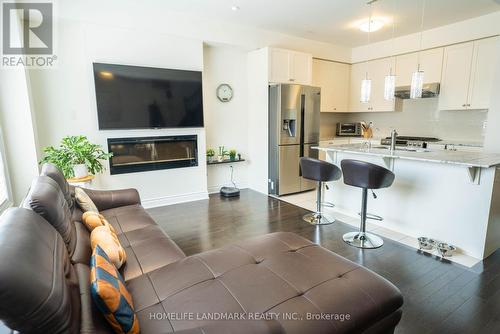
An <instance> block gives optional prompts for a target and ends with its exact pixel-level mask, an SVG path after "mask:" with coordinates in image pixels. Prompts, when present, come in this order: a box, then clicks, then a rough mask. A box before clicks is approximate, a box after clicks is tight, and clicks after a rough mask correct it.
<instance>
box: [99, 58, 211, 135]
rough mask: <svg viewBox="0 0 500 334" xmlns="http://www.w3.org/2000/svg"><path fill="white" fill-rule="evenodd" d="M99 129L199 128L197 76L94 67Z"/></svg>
mask: <svg viewBox="0 0 500 334" xmlns="http://www.w3.org/2000/svg"><path fill="white" fill-rule="evenodd" d="M94 82H95V91H96V99H97V116H98V120H99V129H101V130H113V129H149V128H154V129H157V128H187V127H203V97H202V85H201V72H199V71H185V70H173V69H163V68H151V67H139V66H125V65H113V64H102V63H94Z"/></svg>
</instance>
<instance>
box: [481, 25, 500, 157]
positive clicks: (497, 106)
mask: <svg viewBox="0 0 500 334" xmlns="http://www.w3.org/2000/svg"><path fill="white" fill-rule="evenodd" d="M499 25H500V24H499ZM497 47H498V51H497V53H498V54H500V40H499V41H498V46H497ZM494 78H495V79H494V82H493V85H492V89H491V101H490V110H489V112H488V128H487V131H486V138H485V141H484V149H485V151H488V152H493V153H500V131H498V124H500V94H499V90H500V57H499V58H498V59H497V66H496V74H495V77H494Z"/></svg>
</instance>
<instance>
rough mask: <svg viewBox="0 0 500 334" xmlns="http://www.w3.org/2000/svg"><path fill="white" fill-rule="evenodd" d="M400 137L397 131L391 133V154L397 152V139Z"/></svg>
mask: <svg viewBox="0 0 500 334" xmlns="http://www.w3.org/2000/svg"><path fill="white" fill-rule="evenodd" d="M397 136H398V132H397V131H396V129H393V130H392V131H391V152H394V151H395V150H396V137H397Z"/></svg>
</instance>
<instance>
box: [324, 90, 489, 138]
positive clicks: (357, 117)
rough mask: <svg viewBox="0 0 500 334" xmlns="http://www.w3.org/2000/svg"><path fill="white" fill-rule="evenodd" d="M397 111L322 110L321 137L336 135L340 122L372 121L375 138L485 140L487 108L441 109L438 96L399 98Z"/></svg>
mask: <svg viewBox="0 0 500 334" xmlns="http://www.w3.org/2000/svg"><path fill="white" fill-rule="evenodd" d="M398 103H399V104H398V105H397V108H396V109H399V110H401V111H398V112H386V113H375V112H372V113H369V112H368V113H321V130H320V131H321V134H320V135H321V139H330V138H332V137H334V136H335V129H336V125H337V122H344V123H349V122H361V121H365V122H367V123H368V122H373V128H374V132H373V136H374V137H375V138H381V137H386V136H389V135H390V132H391V130H392V129H396V130H397V131H398V133H399V134H400V135H406V136H425V137H438V138H440V139H444V140H449V141H464V142H465V141H467V142H478V143H483V141H484V135H485V133H486V121H487V117H488V111H487V110H467V111H442V110H438V99H437V98H431V99H421V100H403V101H402V100H399V101H398Z"/></svg>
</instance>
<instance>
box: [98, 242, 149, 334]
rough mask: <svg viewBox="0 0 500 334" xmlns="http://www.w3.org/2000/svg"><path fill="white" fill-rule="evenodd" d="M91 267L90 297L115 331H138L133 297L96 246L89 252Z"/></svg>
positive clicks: (132, 333) (132, 332) (125, 332)
mask: <svg viewBox="0 0 500 334" xmlns="http://www.w3.org/2000/svg"><path fill="white" fill-rule="evenodd" d="M90 269H91V271H90V284H91V293H92V298H93V300H94V302H95V304H96V305H97V308H98V309H99V310H100V311H101V312H102V313H103V314H104V317H105V318H106V320H107V321H108V322H109V323H110V325H111V326H112V327H113V330H114V331H115V333H120V334H137V333H139V332H140V329H139V321H138V319H137V316H136V315H135V312H134V305H133V303H132V296H130V293H129V292H128V291H127V288H126V287H125V282H124V281H123V278H122V276H121V275H120V273H119V272H118V270H117V269H116V267H115V266H114V265H113V263H111V261H110V259H109V258H108V256H107V254H106V252H105V251H104V250H103V249H102V248H101V247H100V246H99V245H97V246H96V247H95V248H94V251H93V253H92V258H91V259H90Z"/></svg>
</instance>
